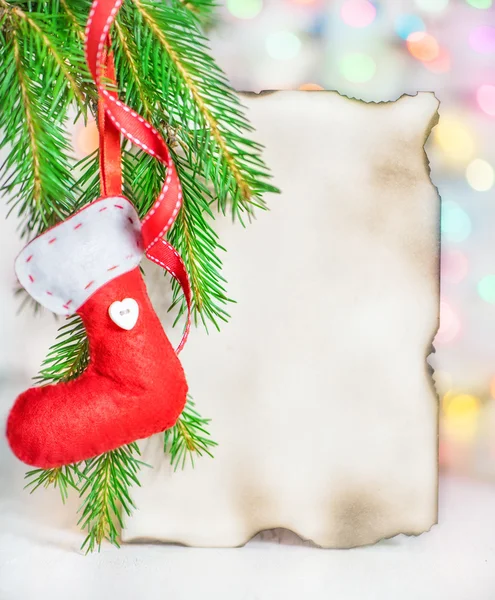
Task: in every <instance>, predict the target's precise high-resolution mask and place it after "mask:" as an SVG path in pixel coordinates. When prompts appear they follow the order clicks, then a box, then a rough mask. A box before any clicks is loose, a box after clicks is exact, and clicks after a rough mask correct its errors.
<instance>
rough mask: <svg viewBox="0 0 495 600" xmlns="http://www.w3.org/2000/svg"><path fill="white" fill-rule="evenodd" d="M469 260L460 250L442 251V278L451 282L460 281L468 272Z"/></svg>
mask: <svg viewBox="0 0 495 600" xmlns="http://www.w3.org/2000/svg"><path fill="white" fill-rule="evenodd" d="M468 270H469V261H468V259H467V256H466V255H465V254H464V253H463V252H461V251H460V250H444V251H443V252H442V269H441V273H442V280H443V281H448V282H449V283H460V282H461V281H462V280H463V279H464V278H465V277H466V275H467V274H468Z"/></svg>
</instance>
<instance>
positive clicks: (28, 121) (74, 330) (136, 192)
mask: <svg viewBox="0 0 495 600" xmlns="http://www.w3.org/2000/svg"><path fill="white" fill-rule="evenodd" d="M90 6H91V1H90V0H39V1H21V0H0V150H1V149H6V150H7V158H6V160H5V162H4V163H3V165H1V166H0V192H2V193H3V194H5V195H6V196H7V199H8V201H9V202H10V204H11V207H12V210H13V211H14V212H15V213H16V214H17V215H18V217H19V218H20V222H21V228H22V229H21V233H22V235H24V236H26V237H33V236H34V235H37V234H38V233H41V232H42V231H44V230H46V229H47V228H49V227H51V226H52V225H54V224H56V223H57V222H59V221H60V220H63V219H65V218H66V217H67V216H68V215H70V214H72V213H73V212H75V211H76V210H78V209H79V208H81V207H82V206H84V205H85V204H87V203H89V202H91V201H92V200H94V199H95V198H97V197H98V195H99V192H100V189H99V188H100V181H99V172H98V160H99V157H98V152H95V153H93V154H92V155H91V156H89V157H86V158H85V159H83V160H82V161H80V162H76V161H74V160H73V158H72V157H71V148H70V143H69V134H68V131H67V129H68V125H69V122H70V121H71V120H73V118H74V115H75V118H79V117H81V116H82V117H83V118H86V117H87V114H88V112H91V113H93V115H94V114H95V113H96V90H95V89H94V85H93V82H92V81H91V78H90V76H89V74H88V72H87V68H86V65H85V60H84V48H83V42H84V27H85V23H86V19H87V15H88V13H89V9H90ZM213 8H214V2H213V0H169V1H168V2H162V1H157V0H128V1H127V2H126V3H125V4H124V6H123V8H122V10H121V12H120V13H119V15H118V19H117V22H116V24H115V25H114V27H113V28H112V31H111V32H110V33H111V38H112V49H113V51H114V55H115V63H116V70H117V76H118V77H117V78H118V82H119V90H118V92H119V95H120V96H121V98H122V99H123V100H124V101H125V102H126V103H127V104H129V105H130V106H131V107H133V108H134V109H136V110H137V111H138V112H139V113H140V114H142V115H143V116H144V117H145V118H146V119H147V120H148V121H150V122H151V123H152V124H153V125H154V126H155V127H156V128H157V129H158V130H159V131H161V132H162V134H163V135H164V137H165V138H166V141H167V143H168V144H169V147H170V149H171V152H172V154H173V157H174V160H175V162H176V165H177V169H178V172H179V176H180V178H181V182H182V186H183V192H184V205H183V208H182V210H181V212H180V214H179V216H178V219H177V222H176V224H175V226H174V227H173V228H172V230H171V231H170V232H169V239H170V241H171V243H172V244H174V245H175V246H176V247H177V248H178V250H179V251H180V253H181V255H182V256H183V258H184V262H185V264H186V266H187V268H188V271H189V274H190V277H191V285H192V292H193V314H194V320H195V322H196V323H199V322H201V323H203V324H204V326H205V327H207V326H208V324H209V323H212V324H214V326H215V327H217V328H218V327H219V326H220V323H221V322H222V321H226V320H227V319H228V313H227V306H228V303H229V302H230V299H229V298H228V294H227V290H226V282H225V280H224V278H223V276H222V261H221V254H222V253H223V251H224V250H223V248H222V246H221V243H220V240H219V239H218V236H217V234H216V232H215V221H214V219H215V216H216V215H215V211H214V210H213V208H214V205H216V206H217V207H218V208H219V210H220V212H221V213H224V214H225V213H227V212H230V213H231V214H232V215H233V216H234V217H235V218H238V219H240V220H241V221H242V220H245V218H246V216H247V217H249V218H250V216H251V215H252V214H253V210H254V209H255V208H256V207H258V208H265V200H264V198H263V196H264V194H265V193H266V192H277V191H278V190H276V188H275V187H274V186H273V185H272V184H271V183H270V176H269V172H268V170H267V168H266V166H265V164H264V162H263V159H262V156H261V154H262V148H261V146H260V145H259V144H257V143H255V142H253V141H252V140H251V139H250V136H251V131H252V130H251V126H250V124H249V122H248V121H247V119H246V117H245V115H244V109H243V107H242V106H241V104H240V102H239V100H238V98H237V97H236V95H235V94H234V92H233V90H232V89H231V88H230V86H229V84H228V82H227V80H226V78H225V76H224V75H223V73H222V72H221V70H220V69H219V68H218V66H217V65H216V63H215V61H214V60H213V58H212V57H211V55H210V53H209V49H208V45H207V41H206V39H205V37H204V36H203V34H202V33H201V30H202V29H204V28H205V27H207V26H208V25H209V23H211V20H212V15H213ZM165 175H166V173H165V170H164V167H163V166H162V165H160V164H158V163H157V161H155V160H154V159H151V158H150V157H149V156H147V155H146V154H144V153H143V152H142V151H140V150H138V149H136V148H131V146H130V145H129V144H127V143H126V144H125V145H124V147H123V179H124V193H125V194H126V196H127V197H129V198H130V199H131V200H132V201H133V202H134V204H135V206H136V208H137V210H138V212H139V213H140V215H144V214H145V213H146V212H147V210H149V208H150V206H151V204H152V203H153V201H154V199H155V198H156V196H157V194H158V192H159V189H160V186H161V184H162V182H163V180H164V178H165ZM172 285H173V302H172V308H174V307H176V308H177V311H178V314H177V319H179V318H180V317H181V316H182V314H183V313H184V311H185V308H186V307H185V304H184V300H183V297H182V294H181V291H180V288H179V286H178V284H177V283H176V282H172ZM88 361H89V345H88V340H87V337H86V332H85V330H84V326H83V324H82V321H81V320H80V319H79V317H76V316H75V317H73V318H71V319H70V320H69V321H68V322H67V323H66V324H65V325H63V326H62V327H61V329H60V331H59V336H58V337H57V340H56V343H55V344H54V345H53V346H52V348H51V349H50V351H49V353H48V356H47V358H46V360H45V361H44V363H43V365H42V368H41V370H40V374H39V377H38V382H39V383H40V384H50V383H59V382H64V381H69V380H72V379H74V378H76V377H78V376H79V375H80V374H82V373H83V372H84V370H85V368H86V366H87V364H88ZM208 425H209V420H208V419H204V418H202V417H201V416H200V415H199V414H198V413H197V412H196V409H195V408H194V404H193V402H192V401H191V400H190V399H189V400H188V403H187V405H186V408H185V410H184V412H183V414H182V415H181V417H180V419H179V420H178V422H177V423H176V425H175V426H174V427H173V428H171V429H170V430H169V431H167V432H165V434H164V450H165V452H167V453H169V454H170V460H171V463H172V465H173V466H174V468H178V467H179V466H180V467H184V466H185V464H186V463H187V462H188V461H190V462H191V463H193V459H194V455H198V456H201V455H204V454H206V455H210V456H211V452H212V449H213V447H214V446H215V445H216V444H215V442H213V440H211V438H210V436H209V433H208ZM142 464H143V463H141V461H140V460H139V449H138V447H137V445H136V444H130V445H129V446H125V447H123V448H119V449H117V450H114V451H111V452H107V453H105V454H103V455H101V456H98V457H95V458H93V459H91V460H89V461H85V462H84V463H81V464H77V465H68V466H66V467H60V468H56V469H47V470H43V469H35V470H32V471H30V472H29V473H28V474H27V475H26V478H27V479H28V483H27V487H28V489H30V490H31V491H34V490H36V489H39V488H40V487H49V486H53V487H57V488H58V489H59V490H60V493H61V496H62V499H63V500H65V499H66V498H67V494H68V492H69V490H70V489H71V488H72V489H74V488H75V489H77V490H78V491H79V493H80V495H81V499H82V502H83V504H82V507H81V520H80V524H81V525H82V527H83V528H84V529H85V530H86V531H87V537H86V539H85V541H84V544H83V547H84V549H85V550H86V551H93V550H95V549H97V548H98V549H99V548H100V545H101V543H102V542H103V541H104V540H109V541H110V542H111V543H115V544H118V531H119V528H120V527H121V524H122V522H121V514H122V513H121V511H122V510H123V511H124V512H127V513H129V512H130V511H131V510H132V507H133V503H132V498H131V494H130V489H131V487H132V485H137V484H139V480H138V473H139V470H140V468H141V466H142Z"/></svg>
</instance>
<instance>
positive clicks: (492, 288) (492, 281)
mask: <svg viewBox="0 0 495 600" xmlns="http://www.w3.org/2000/svg"><path fill="white" fill-rule="evenodd" d="M478 294H479V295H480V297H481V299H482V300H484V301H485V302H488V303H489V304H495V275H486V277H483V279H482V280H481V281H480V282H479V283H478Z"/></svg>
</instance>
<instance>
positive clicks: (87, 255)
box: [15, 197, 143, 315]
mask: <svg viewBox="0 0 495 600" xmlns="http://www.w3.org/2000/svg"><path fill="white" fill-rule="evenodd" d="M142 257H143V244H142V237H141V223H140V221H139V217H138V214H137V213H136V210H135V209H134V207H133V206H132V204H131V203H130V202H129V201H128V200H126V199H125V198H121V197H112V198H105V199H102V200H97V201H96V202H93V203H92V204H89V205H88V206H87V207H85V208H84V209H82V210H81V211H79V212H78V213H76V214H75V215H73V216H72V217H71V218H69V219H67V220H66V221H64V222H63V223H60V224H59V225H57V226H56V227H53V228H52V229H50V230H48V231H46V232H45V233H43V234H42V235H40V236H38V237H37V238H36V239H34V240H33V241H32V242H31V243H30V244H28V245H27V246H26V247H25V248H24V250H22V252H21V253H20V254H19V256H18V257H17V259H16V262H15V270H16V274H17V277H18V279H19V282H20V283H21V285H22V286H23V287H24V288H25V289H26V291H27V292H28V293H29V294H30V295H31V296H32V297H33V298H34V299H35V300H37V301H38V302H39V303H40V304H42V305H43V306H44V307H45V308H48V309H49V310H51V311H53V312H54V313H57V314H60V315H71V314H73V313H75V312H76V310H77V309H78V308H79V307H80V306H82V305H83V304H84V303H85V302H86V300H87V299H88V298H89V297H90V296H91V295H92V294H94V293H95V291H96V290H97V289H98V288H100V287H102V286H103V285H104V284H105V283H107V282H108V281H111V280H112V279H115V277H118V276H119V275H122V274H123V273H127V272H128V271H131V270H132V269H134V268H135V267H136V266H137V265H138V264H139V263H140V261H141V259H142Z"/></svg>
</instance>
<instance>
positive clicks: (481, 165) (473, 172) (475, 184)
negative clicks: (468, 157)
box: [466, 158, 495, 192]
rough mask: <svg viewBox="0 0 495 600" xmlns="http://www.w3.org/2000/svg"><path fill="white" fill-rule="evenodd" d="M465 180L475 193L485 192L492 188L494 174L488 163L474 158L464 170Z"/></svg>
mask: <svg viewBox="0 0 495 600" xmlns="http://www.w3.org/2000/svg"><path fill="white" fill-rule="evenodd" d="M466 179H467V181H468V183H469V185H470V186H471V187H472V188H473V190H476V191H477V192H487V191H488V190H490V189H491V188H492V187H493V183H494V181H495V173H494V171H493V167H492V166H491V164H490V163H488V162H487V161H486V160H483V159H482V158H476V159H475V160H473V161H472V162H470V163H469V165H468V167H467V169H466Z"/></svg>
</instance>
